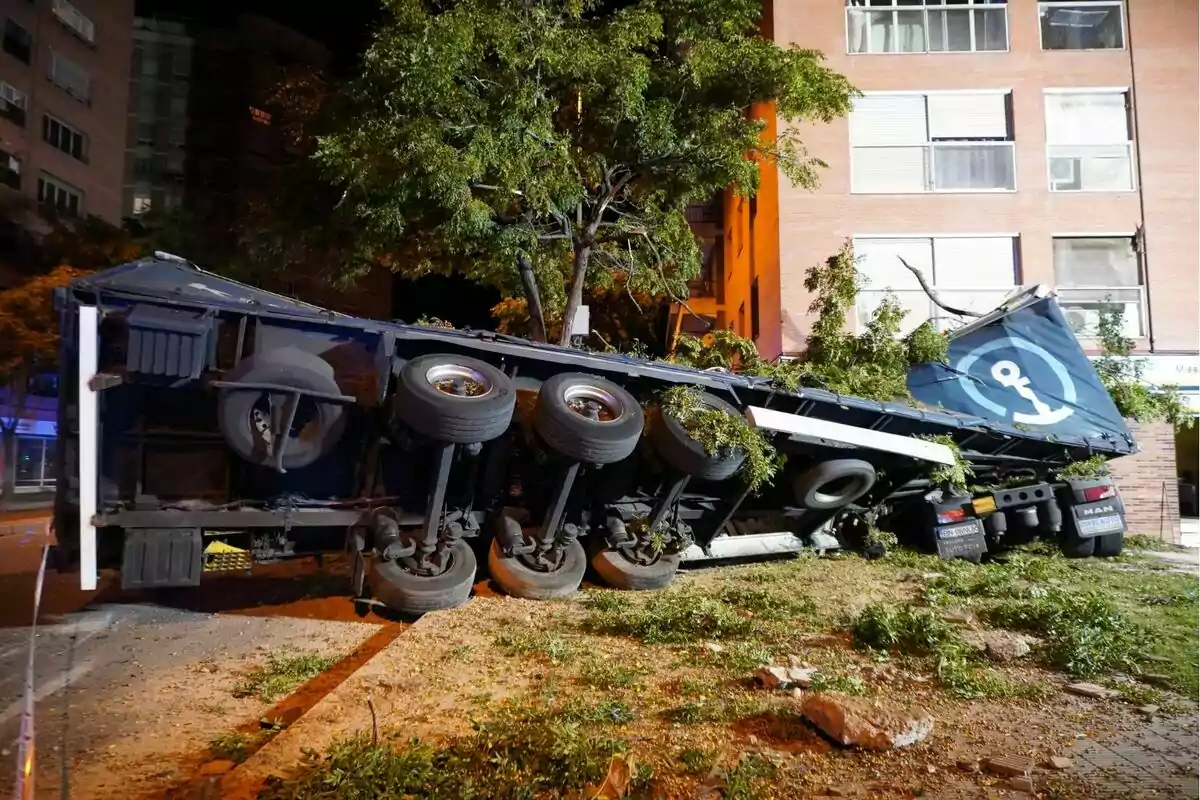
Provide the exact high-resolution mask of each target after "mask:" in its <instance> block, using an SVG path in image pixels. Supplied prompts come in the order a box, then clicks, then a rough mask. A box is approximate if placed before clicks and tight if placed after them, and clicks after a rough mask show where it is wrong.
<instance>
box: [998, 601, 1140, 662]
mask: <svg viewBox="0 0 1200 800" xmlns="http://www.w3.org/2000/svg"><path fill="white" fill-rule="evenodd" d="M984 618H985V619H986V620H987V621H988V622H990V623H992V624H994V625H997V626H1000V627H1003V628H1009V629H1011V630H1019V631H1029V632H1031V633H1035V634H1039V635H1041V636H1044V637H1045V638H1046V645H1045V647H1044V648H1043V651H1044V654H1045V656H1046V658H1047V660H1048V661H1049V662H1050V663H1051V664H1053V665H1054V666H1056V667H1058V668H1060V669H1062V670H1063V671H1065V672H1066V673H1068V674H1069V675H1072V676H1074V677H1077V678H1093V677H1096V676H1097V675H1102V674H1105V673H1108V672H1112V671H1114V670H1126V671H1136V670H1137V668H1138V663H1139V662H1140V660H1141V657H1142V655H1143V654H1144V653H1145V651H1146V647H1147V640H1146V637H1145V633H1144V632H1143V631H1142V630H1141V629H1140V628H1139V627H1138V626H1136V625H1135V624H1134V623H1133V621H1132V619H1130V618H1129V616H1128V615H1126V614H1125V613H1124V612H1122V611H1121V610H1120V609H1119V608H1118V607H1117V605H1116V603H1114V602H1113V600H1112V599H1110V598H1109V597H1108V596H1107V595H1106V594H1101V593H1100V592H1098V591H1091V590H1088V591H1079V590H1064V589H1059V588H1054V587H1051V588H1049V589H1047V590H1045V591H1044V592H1041V593H1039V594H1038V595H1037V596H1034V597H1027V598H1021V599H1016V600H1006V601H1001V602H1000V603H998V604H996V605H994V606H992V607H991V608H989V609H987V610H986V611H985V612H984Z"/></svg>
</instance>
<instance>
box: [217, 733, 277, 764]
mask: <svg viewBox="0 0 1200 800" xmlns="http://www.w3.org/2000/svg"><path fill="white" fill-rule="evenodd" d="M263 733H266V732H265V731H264V732H262V733H259V734H255V735H253V736H251V735H249V734H245V733H223V734H221V735H220V736H218V737H216V738H215V739H213V740H212V741H211V742H209V743H208V752H210V753H212V757H213V758H216V759H222V760H225V761H232V762H233V763H235V764H240V763H242V762H243V761H245V760H246V758H247V757H248V756H249V755H250V753H251V752H252V751H253V750H254V749H255V747H256V745H257V744H258V742H259V741H260V740H261V739H262V738H263Z"/></svg>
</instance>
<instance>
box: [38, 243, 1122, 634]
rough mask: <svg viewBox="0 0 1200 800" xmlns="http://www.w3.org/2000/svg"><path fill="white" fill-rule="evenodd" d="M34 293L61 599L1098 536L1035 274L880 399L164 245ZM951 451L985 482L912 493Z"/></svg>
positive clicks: (498, 578)
mask: <svg viewBox="0 0 1200 800" xmlns="http://www.w3.org/2000/svg"><path fill="white" fill-rule="evenodd" d="M56 301H57V305H58V310H59V314H60V320H61V331H62V345H61V356H62V357H61V364H60V376H59V378H60V397H61V400H60V406H59V417H58V440H57V448H58V450H57V459H56V469H57V476H56V477H57V481H58V487H59V491H58V496H57V500H56V505H55V519H54V530H55V539H56V542H55V563H56V564H58V565H59V568H60V569H65V570H78V571H79V575H80V585H81V587H82V588H83V589H92V588H95V587H96V585H97V581H98V575H99V570H101V569H117V570H119V571H120V577H121V585H122V586H123V587H124V588H126V589H157V588H167V587H184V586H196V585H198V584H199V583H200V581H201V580H202V578H203V577H204V576H205V575H208V574H220V573H226V574H228V573H230V572H245V571H248V570H249V569H250V568H251V567H252V565H253V564H255V563H266V562H271V561H277V560H280V559H286V558H291V557H296V556H301V555H305V554H311V553H321V552H329V551H344V552H345V553H346V554H347V557H348V559H349V562H350V565H351V581H350V584H351V585H350V587H349V593H350V595H351V596H352V597H353V598H355V599H356V600H360V601H362V602H366V603H372V602H373V603H376V604H382V605H384V606H386V607H387V608H389V609H391V610H392V611H394V612H396V613H398V614H402V615H419V614H423V613H425V612H429V611H435V610H438V609H443V608H448V607H452V606H455V605H458V604H460V603H463V602H465V601H466V599H467V598H468V596H469V595H470V592H471V590H472V587H473V585H474V584H475V582H476V580H477V577H478V573H480V572H481V570H480V569H479V562H480V561H482V560H486V563H487V573H488V574H490V576H491V578H492V580H493V581H494V582H495V583H496V584H498V585H499V587H500V588H501V589H503V590H504V591H505V592H508V593H510V594H512V595H515V596H520V597H526V598H535V599H548V598H555V597H562V596H566V595H569V594H571V593H573V592H575V591H577V590H578V588H579V586H580V585H581V582H582V580H583V578H584V575H585V572H587V571H588V570H589V569H590V570H591V572H592V574H594V575H595V576H596V577H597V578H598V579H599V580H601V581H603V582H605V583H607V584H608V585H610V586H613V587H616V588H621V589H656V588H661V587H665V586H667V585H669V584H670V583H671V582H672V580H674V578H675V576H676V574H677V572H678V571H679V569H680V566H681V564H685V563H689V562H703V561H715V562H721V561H725V560H728V559H745V558H755V557H763V556H770V555H774V554H779V553H789V552H796V551H798V550H800V549H802V548H804V547H806V546H808V547H815V548H817V549H829V548H834V547H838V546H844V545H846V544H847V543H848V542H854V541H857V540H856V538H855V537H856V536H858V537H860V539H861V535H862V534H863V533H864V532H865V531H866V530H867V528H868V525H873V526H877V527H879V528H882V529H885V530H891V531H893V532H895V533H896V534H897V536H898V537H899V538H900V539H901V541H904V542H907V543H909V544H911V545H913V546H915V547H919V548H922V549H925V550H927V551H929V552H935V553H937V554H939V555H941V556H942V557H945V558H965V559H968V560H973V561H978V560H980V559H981V558H982V557H985V556H986V555H987V554H988V553H995V552H997V551H999V550H1001V549H1002V548H1004V547H1007V546H1010V545H1011V544H1012V543H1013V542H1019V541H1022V540H1024V539H1028V538H1032V537H1034V536H1041V537H1045V538H1048V539H1051V540H1053V541H1055V542H1057V543H1058V545H1059V546H1060V547H1061V548H1062V550H1063V552H1064V553H1066V554H1067V555H1070V556H1076V557H1086V556H1112V555H1115V554H1117V553H1119V552H1120V550H1121V546H1122V542H1123V535H1124V531H1125V515H1124V508H1123V506H1122V503H1121V499H1120V496H1119V494H1118V493H1117V490H1116V488H1115V487H1114V486H1113V484H1112V482H1111V480H1110V479H1109V478H1107V477H1105V476H1103V475H1086V476H1081V477H1075V478H1069V477H1063V476H1062V475H1061V473H1062V472H1063V470H1064V469H1065V468H1067V467H1068V465H1070V464H1072V463H1075V462H1079V461H1083V460H1086V459H1089V458H1092V457H1094V456H1097V455H1099V456H1104V457H1107V458H1111V457H1119V456H1122V455H1126V454H1129V453H1132V452H1134V451H1135V450H1136V443H1135V442H1134V440H1133V439H1132V437H1131V435H1130V433H1129V431H1128V429H1127V428H1126V426H1125V424H1124V421H1123V420H1122V419H1121V416H1120V414H1119V413H1118V412H1117V410H1116V408H1115V407H1114V406H1113V403H1112V401H1111V399H1110V398H1109V396H1108V394H1107V392H1106V391H1105V390H1104V388H1103V386H1101V385H1100V382H1099V378H1098V376H1097V375H1096V372H1095V370H1094V369H1093V368H1092V366H1091V363H1090V362H1089V361H1088V359H1087V358H1086V356H1085V355H1084V353H1083V351H1082V349H1081V348H1080V346H1079V344H1078V343H1077V342H1076V339H1075V337H1074V335H1073V333H1072V331H1071V330H1070V328H1069V326H1068V325H1067V323H1066V321H1065V319H1064V318H1063V315H1062V313H1061V310H1060V309H1059V307H1058V305H1057V302H1056V300H1055V299H1054V296H1053V293H1052V292H1048V291H1046V290H1044V289H1043V288H1041V287H1033V288H1031V289H1027V290H1022V291H1017V292H1014V293H1013V295H1012V296H1010V297H1009V298H1008V300H1006V301H1005V303H1004V304H1003V305H1002V306H1001V307H1000V308H998V309H996V310H995V311H993V312H992V313H990V314H988V315H985V316H984V317H982V318H979V319H977V320H975V321H973V322H971V323H970V324H968V325H965V326H963V327H961V328H959V329H958V330H956V331H954V332H953V333H951V334H950V339H951V341H950V358H949V359H948V361H947V363H944V364H922V365H918V366H916V367H914V368H913V370H912V372H911V373H910V375H909V388H910V390H911V392H912V394H913V397H914V398H915V402H910V403H905V402H878V401H874V400H865V399H862V398H857V397H849V396H845V395H838V394H835V393H833V392H830V391H825V390H822V389H811V388H798V389H794V390H789V389H787V388H785V387H783V386H780V385H778V384H777V383H776V382H773V381H772V380H769V379H765V378H759V377H753V376H748V375H739V374H733V373H730V372H722V371H702V370H696V369H691V368H687V367H683V366H677V365H674V364H669V363H662V362H654V361H648V360H644V359H638V358H633V357H628V356H624V355H617V354H605V353H595V352H589V351H585V350H580V349H573V348H567V347H559V346H555V345H549V344H541V343H533V342H530V341H526V340H524V339H519V338H516V337H511V336H507V335H503V334H499V333H493V332H480V331H463V330H454V329H447V328H436V327H428V326H420V325H408V324H403V323H400V322H394V321H380V320H371V319H363V318H359V317H354V316H349V315H345V314H340V313H336V312H334V311H330V310H327V309H324V308H320V307H318V306H314V305H310V304H307V303H303V302H300V301H298V300H295V299H291V298H287V297H283V296H280V295H276V294H272V293H270V292H266V291H263V290H261V289H258V288H254V287H251V286H247V285H243V284H241V283H238V282H236V281H233V280H230V279H228V278H225V277H221V276H218V275H215V274H212V273H210V272H206V271H204V270H201V269H199V268H198V267H196V266H195V265H194V264H192V263H190V262H188V261H186V260H185V259H182V258H180V257H178V256H174V255H170V254H166V253H156V254H155V255H154V256H153V257H150V258H144V259H139V260H137V261H133V262H130V263H128V264H124V265H121V266H118V267H115V268H112V269H109V270H106V271H102V272H99V273H95V274H91V275H88V276H85V277H82V278H79V279H77V280H75V281H74V282H73V283H72V284H70V285H69V286H68V287H66V288H65V289H62V290H60V291H59V293H58V295H57V297H56ZM681 384H682V385H687V386H692V387H696V389H697V390H699V391H702V392H703V395H702V398H703V402H704V403H705V404H706V405H707V406H708V407H710V408H712V409H715V410H717V411H720V412H723V413H727V414H730V415H735V416H738V417H740V418H741V419H743V420H744V421H745V424H747V425H750V426H753V427H754V428H757V429H758V430H760V431H762V432H763V433H764V434H766V435H767V436H768V437H769V438H770V440H771V442H772V444H773V445H774V446H775V448H776V449H777V450H778V452H779V453H781V454H782V455H783V456H785V457H786V460H785V461H784V462H783V465H782V467H781V469H780V471H779V472H778V474H777V476H776V478H775V480H774V481H773V482H772V483H771V484H770V485H769V486H765V487H761V488H759V489H757V490H754V491H752V489H751V487H750V485H749V484H748V483H747V482H746V481H745V480H744V479H743V478H742V477H741V471H740V467H741V465H742V461H743V459H744V457H745V454H744V453H742V452H741V451H739V450H737V449H733V450H729V449H726V450H722V451H719V452H716V453H712V452H708V450H706V449H705V448H704V447H703V446H701V445H700V444H699V443H698V442H697V441H696V440H695V439H693V438H691V436H690V435H689V432H688V429H687V428H686V427H685V426H683V425H681V424H679V422H678V421H677V420H675V419H674V418H672V417H671V416H670V415H669V414H664V413H661V410H660V409H658V407H657V405H656V404H657V402H658V398H660V397H661V396H662V393H663V392H664V390H666V389H669V388H670V387H673V386H678V385H681ZM951 443H952V444H951ZM960 459H961V460H963V461H965V462H966V463H968V464H970V465H971V467H972V468H973V469H974V471H975V474H976V476H977V478H976V482H977V483H979V484H980V485H982V486H987V487H989V488H987V489H979V490H977V491H974V492H971V491H964V490H963V487H961V486H959V487H953V486H949V485H944V484H939V482H938V481H937V480H936V477H935V476H936V475H937V474H938V471H939V470H941V469H944V468H945V467H949V466H953V465H955V464H956V463H958V460H960Z"/></svg>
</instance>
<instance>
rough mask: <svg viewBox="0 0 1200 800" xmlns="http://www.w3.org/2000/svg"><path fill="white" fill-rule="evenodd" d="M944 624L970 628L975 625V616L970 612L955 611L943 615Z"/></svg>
mask: <svg viewBox="0 0 1200 800" xmlns="http://www.w3.org/2000/svg"><path fill="white" fill-rule="evenodd" d="M942 622H949V623H950V624H951V625H966V626H968V627H969V626H972V625H974V624H975V615H974V614H972V613H971V612H970V611H963V610H962V609H954V610H951V611H947V612H946V613H945V614H942Z"/></svg>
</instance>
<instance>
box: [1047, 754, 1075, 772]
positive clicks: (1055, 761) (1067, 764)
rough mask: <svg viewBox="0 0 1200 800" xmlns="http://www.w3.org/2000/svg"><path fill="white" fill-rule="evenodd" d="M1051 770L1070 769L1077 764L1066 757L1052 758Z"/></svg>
mask: <svg viewBox="0 0 1200 800" xmlns="http://www.w3.org/2000/svg"><path fill="white" fill-rule="evenodd" d="M1049 763H1050V768H1051V769H1070V768H1071V767H1073V766H1075V762H1074V761H1072V760H1071V759H1069V758H1067V757H1066V756H1050V762H1049Z"/></svg>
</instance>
